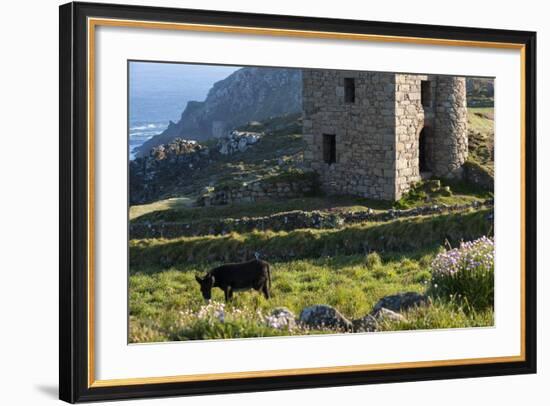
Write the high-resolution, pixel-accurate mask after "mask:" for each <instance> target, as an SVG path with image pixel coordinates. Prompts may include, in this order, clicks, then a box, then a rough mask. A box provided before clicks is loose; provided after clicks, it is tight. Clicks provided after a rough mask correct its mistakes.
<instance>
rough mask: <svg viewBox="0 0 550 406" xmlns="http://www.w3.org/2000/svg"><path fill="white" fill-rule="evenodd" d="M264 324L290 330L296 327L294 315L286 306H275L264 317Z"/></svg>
mask: <svg viewBox="0 0 550 406" xmlns="http://www.w3.org/2000/svg"><path fill="white" fill-rule="evenodd" d="M266 324H267V325H268V326H269V327H272V328H277V329H289V330H292V329H293V328H295V327H296V316H295V315H294V313H292V311H290V310H289V309H287V308H286V307H276V308H275V309H273V311H272V312H271V314H270V315H269V316H267V317H266Z"/></svg>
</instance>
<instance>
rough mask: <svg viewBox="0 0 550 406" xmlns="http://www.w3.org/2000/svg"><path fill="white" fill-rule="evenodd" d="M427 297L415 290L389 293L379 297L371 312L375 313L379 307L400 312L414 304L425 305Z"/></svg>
mask: <svg viewBox="0 0 550 406" xmlns="http://www.w3.org/2000/svg"><path fill="white" fill-rule="evenodd" d="M428 303H429V302H428V298H427V297H426V295H421V294H420V293H416V292H404V293H398V294H396V295H390V296H386V297H383V298H382V299H380V300H379V301H378V302H377V303H376V304H375V305H374V307H373V309H372V312H371V314H376V313H377V312H378V311H379V310H380V309H382V308H385V309H387V310H392V311H394V312H401V311H403V310H407V309H410V308H411V307H414V306H425V305H427V304H428Z"/></svg>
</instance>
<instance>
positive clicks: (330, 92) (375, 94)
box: [302, 69, 395, 200]
mask: <svg viewBox="0 0 550 406" xmlns="http://www.w3.org/2000/svg"><path fill="white" fill-rule="evenodd" d="M302 77H303V84H304V86H303V106H304V122H303V131H304V139H305V141H306V143H307V147H306V151H305V153H304V161H305V163H306V165H308V166H309V167H310V168H311V169H313V170H315V171H316V172H317V173H318V174H319V177H320V179H319V180H320V185H321V188H322V189H323V190H324V191H325V192H327V193H329V194H330V193H338V194H355V195H359V196H364V197H370V198H376V199H387V200H391V199H394V198H395V75H394V74H391V73H376V72H357V71H333V70H313V69H305V70H304V71H303V74H302ZM345 78H354V79H355V102H354V103H346V102H345V100H344V96H345V90H344V84H345V82H344V79H345ZM323 134H334V135H335V139H336V162H335V163H332V164H328V163H325V161H324V159H323Z"/></svg>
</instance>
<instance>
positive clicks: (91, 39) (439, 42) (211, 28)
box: [87, 18, 526, 388]
mask: <svg viewBox="0 0 550 406" xmlns="http://www.w3.org/2000/svg"><path fill="white" fill-rule="evenodd" d="M97 26H110V27H132V28H148V29H157V30H183V31H195V32H219V33H231V34H244V35H266V36H280V37H281V36H282V37H299V38H320V39H340V40H355V41H371V42H389V43H405V44H420V45H436V46H460V47H477V48H496V49H512V50H519V51H520V65H521V67H520V69H521V72H520V81H521V91H520V93H521V101H520V109H521V112H520V126H521V130H520V137H521V150H520V155H521V157H520V163H521V186H520V190H521V247H520V255H521V269H520V325H521V326H520V330H521V331H520V339H521V349H520V354H519V355H517V356H503V357H485V358H465V359H453V360H435V361H415V362H396V363H383V364H365V365H347V366H331V367H317V368H295V369H277V370H267V371H244V372H221V373H212V374H191V375H175V376H160V377H146V378H123V379H108V380H96V379H95V337H94V326H95V315H94V307H95V302H94V301H95V296H94V295H95V278H94V269H95V268H94V266H95V262H94V239H95V231H94V224H95V223H94V221H95V220H94V214H95V207H94V191H95V170H94V165H95V149H94V146H95V138H94V137H95V28H96V27H97ZM87 34H88V69H87V71H88V388H104V387H113V386H126V385H143V384H160V383H177V382H193V381H195V382H197V381H212V380H218V379H244V378H260V377H261V378H266V377H278V376H279V377H280V376H297V375H312V374H330V373H339V372H361V371H380V370H392V369H397V368H426V367H442V366H459V365H473V364H478V365H479V364H497V363H505V362H522V361H525V360H526V349H525V329H526V326H525V198H526V197H525V164H526V162H525V135H526V134H525V131H526V128H525V125H526V123H525V103H526V98H525V80H526V76H525V57H526V56H525V45H523V44H516V43H506V42H485V41H463V40H453V39H432V38H422V37H399V36H391V35H372V34H355V33H343V32H325V31H306V30H290V29H274V28H260V27H241V26H227V25H209V24H186V23H163V22H153V21H139V20H120V19H108V18H89V19H88V30H87Z"/></svg>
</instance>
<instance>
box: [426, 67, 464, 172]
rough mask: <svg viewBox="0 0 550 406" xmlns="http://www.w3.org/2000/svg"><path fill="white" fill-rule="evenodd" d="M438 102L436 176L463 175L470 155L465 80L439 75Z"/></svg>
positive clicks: (435, 150)
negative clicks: (465, 163) (463, 167)
mask: <svg viewBox="0 0 550 406" xmlns="http://www.w3.org/2000/svg"><path fill="white" fill-rule="evenodd" d="M435 103H436V104H435V119H434V149H433V154H434V156H433V175H434V176H437V177H442V178H461V177H462V175H463V174H462V164H463V163H464V162H465V161H466V158H467V157H468V127H467V126H468V110H467V107H466V79H465V78H464V77H457V76H438V77H437V82H436V96H435Z"/></svg>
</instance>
